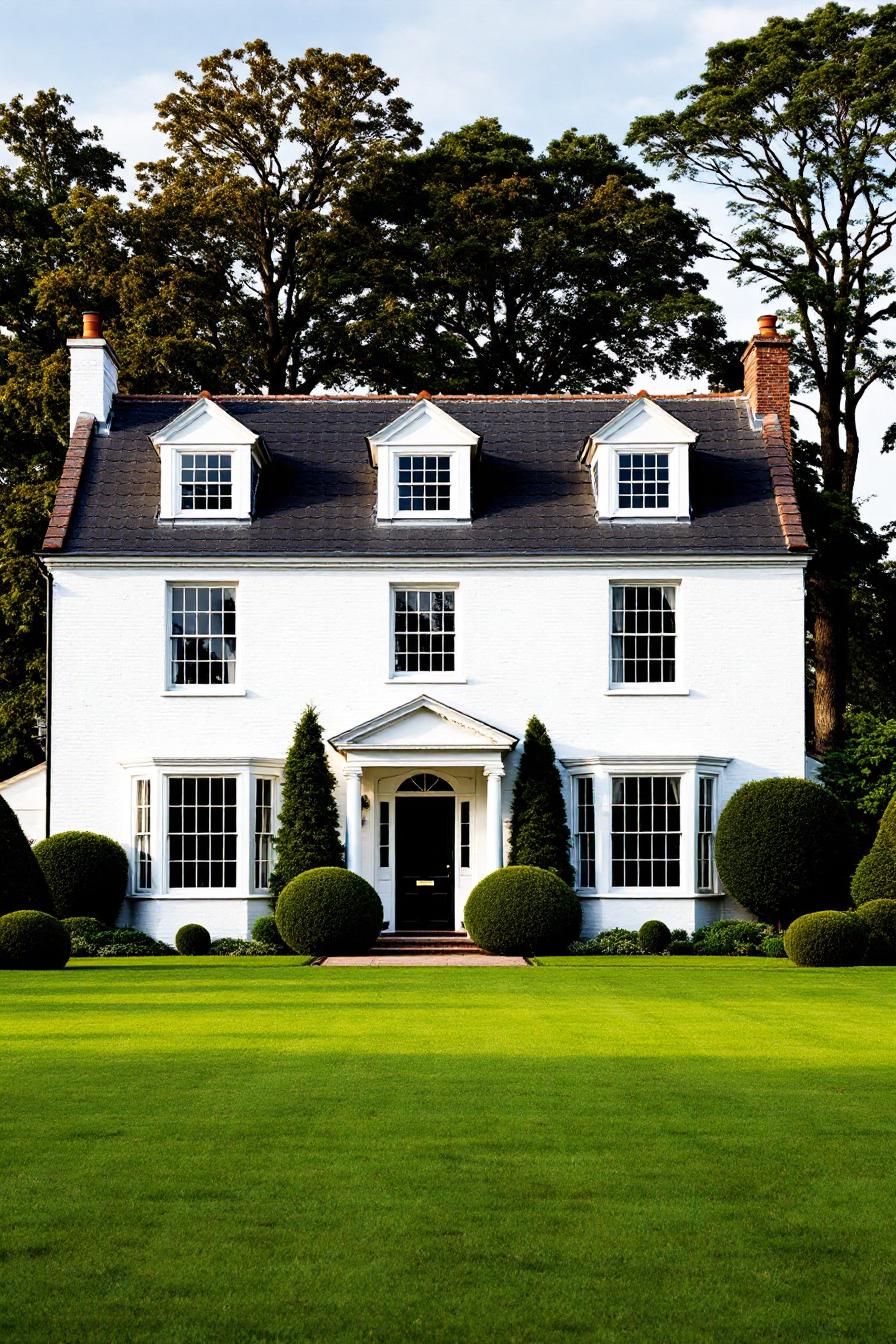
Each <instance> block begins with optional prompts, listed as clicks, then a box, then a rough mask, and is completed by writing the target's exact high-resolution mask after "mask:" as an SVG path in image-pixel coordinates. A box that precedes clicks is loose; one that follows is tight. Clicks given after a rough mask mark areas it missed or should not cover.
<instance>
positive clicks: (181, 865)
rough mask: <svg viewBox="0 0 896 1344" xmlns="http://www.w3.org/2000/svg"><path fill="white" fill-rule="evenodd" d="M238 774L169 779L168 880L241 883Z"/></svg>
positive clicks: (215, 884) (185, 883)
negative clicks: (237, 856) (236, 776)
mask: <svg viewBox="0 0 896 1344" xmlns="http://www.w3.org/2000/svg"><path fill="white" fill-rule="evenodd" d="M236 784H237V782H236V779H235V778H234V777H233V776H228V777H220V776H196V775H188V776H183V777H179V778H172V779H169V781H168V885H169V887H171V888H172V889H174V888H178V887H188V888H193V887H196V888H208V887H235V886H236V855H237V804H236Z"/></svg>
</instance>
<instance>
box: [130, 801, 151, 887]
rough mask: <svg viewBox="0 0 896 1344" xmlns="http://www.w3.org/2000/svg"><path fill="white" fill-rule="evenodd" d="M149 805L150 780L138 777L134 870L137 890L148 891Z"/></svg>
mask: <svg viewBox="0 0 896 1344" xmlns="http://www.w3.org/2000/svg"><path fill="white" fill-rule="evenodd" d="M150 805H151V795H150V781H149V780H148V779H138V780H137V794H136V809H135V817H134V871H135V879H136V883H137V890H138V891H150V890H151V889H152V852H151V849H150V829H151V825H150V822H151V812H150Z"/></svg>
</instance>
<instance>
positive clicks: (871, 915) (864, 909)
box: [856, 900, 896, 966]
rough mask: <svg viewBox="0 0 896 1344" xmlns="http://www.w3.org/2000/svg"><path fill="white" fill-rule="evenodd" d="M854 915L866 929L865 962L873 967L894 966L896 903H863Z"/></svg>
mask: <svg viewBox="0 0 896 1344" xmlns="http://www.w3.org/2000/svg"><path fill="white" fill-rule="evenodd" d="M856 915H857V916H858V918H859V919H860V920H861V921H862V923H863V924H864V925H865V926H866V927H867V929H868V950H867V952H866V953H865V960H866V961H869V962H871V963H872V965H875V966H896V901H890V900H882V901H863V902H862V904H861V905H860V906H859V908H858V909H857V910H856Z"/></svg>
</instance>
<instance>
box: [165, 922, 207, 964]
mask: <svg viewBox="0 0 896 1344" xmlns="http://www.w3.org/2000/svg"><path fill="white" fill-rule="evenodd" d="M211 945H212V936H211V934H210V933H209V931H208V929H206V928H204V927H203V926H202V925H201V924H183V925H181V927H180V928H179V929H178V931H177V933H176V934H175V935H174V946H175V947H176V948H177V950H178V952H179V953H180V954H181V956H182V957H207V956H208V950H209V948H210V947H211Z"/></svg>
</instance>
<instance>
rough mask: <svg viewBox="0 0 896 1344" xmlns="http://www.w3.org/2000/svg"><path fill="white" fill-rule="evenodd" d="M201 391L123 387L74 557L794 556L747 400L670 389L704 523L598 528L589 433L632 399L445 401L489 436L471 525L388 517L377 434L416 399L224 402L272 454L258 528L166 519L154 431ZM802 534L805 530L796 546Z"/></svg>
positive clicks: (73, 543)
mask: <svg viewBox="0 0 896 1344" xmlns="http://www.w3.org/2000/svg"><path fill="white" fill-rule="evenodd" d="M194 400H195V398H189V397H184V398H152V397H120V398H118V399H117V400H116V403H115V408H114V412H113V416H112V432H111V434H110V435H109V436H108V437H100V436H94V439H93V444H92V446H91V450H90V453H89V455H88V460H87V463H86V466H85V468H84V472H83V476H82V480H81V488H80V490H79V491H78V497H77V503H76V505H75V510H74V515H73V517H72V519H71V522H70V525H69V527H68V532H67V536H66V538H65V550H66V552H69V553H81V554H83V553H88V554H102V555H119V556H134V555H145V556H151V555H157V556H196V557H197V558H198V557H201V556H210V557H212V556H234V557H239V556H245V557H250V556H273V555H284V556H285V555H290V556H297V557H298V556H306V557H327V556H346V557H352V556H358V557H362V558H363V557H376V556H382V557H388V556H395V557H398V556H408V555H410V556H415V555H419V556H448V557H451V556H467V555H470V556H475V555H490V556H492V555H506V556H524V555H534V556H548V555H565V556H568V555H581V556H598V555H602V554H613V553H615V554H620V555H625V554H632V553H638V552H644V553H646V552H669V553H673V552H682V553H710V554H712V553H715V554H725V553H729V554H730V553H744V552H755V553H763V552H764V553H768V552H774V551H778V552H785V551H786V550H787V549H788V544H787V541H786V539H785V536H784V533H783V531H782V525H781V520H780V517H779V511H778V505H777V503H776V498H775V493H774V489H773V485H772V478H771V474H770V470H769V459H768V453H767V449H766V443H765V439H764V437H763V434H762V432H761V431H760V430H758V429H753V428H752V425H751V421H750V415H749V410H748V406H747V402H746V400H745V399H744V398H743V397H725V396H721V397H699V396H698V397H681V398H670V399H665V398H657V401H658V403H659V405H661V406H663V407H664V408H665V409H666V410H668V411H669V412H670V414H672V415H675V416H677V417H678V418H679V419H680V420H682V421H683V422H684V424H686V425H688V426H689V427H690V428H691V429H694V430H696V431H697V432H698V433H699V435H700V437H699V439H698V441H697V444H696V448H695V450H694V457H693V466H692V472H691V500H692V505H693V513H694V517H693V521H692V522H691V523H689V524H688V523H660V522H658V523H646V524H638V523H629V524H622V525H620V524H618V523H610V522H603V523H599V522H597V521H596V520H595V517H594V499H593V495H592V492H591V484H590V479H589V474H588V471H587V470H586V468H585V467H584V466H583V465H582V464H581V463H580V462H579V460H578V455H579V452H580V450H581V448H582V445H583V444H584V442H585V440H586V439H587V438H588V437H589V435H590V434H592V433H593V432H594V431H595V430H596V429H598V428H599V427H600V426H601V425H604V424H606V423H607V422H608V421H609V420H611V419H612V418H613V416H615V415H616V414H618V412H619V411H620V410H621V409H622V408H623V407H624V406H626V405H627V404H628V403H629V401H631V400H632V398H631V397H506V398H499V397H495V398H474V397H470V398H463V397H461V398H451V397H445V398H438V404H439V405H440V406H442V407H443V408H444V410H446V411H447V412H448V413H449V414H450V415H453V416H455V417H456V418H457V419H458V420H459V421H461V423H462V424H464V425H466V426H467V427H469V428H470V429H471V430H473V431H474V432H476V433H478V434H481V436H482V460H481V462H480V463H479V465H478V467H477V469H476V470H477V475H476V479H475V486H474V490H475V514H474V520H473V522H472V524H470V525H455V526H445V527H444V528H436V527H428V528H413V527H408V526H405V525H402V526H389V525H381V526H377V525H376V523H375V522H374V506H375V502H376V474H375V471H374V469H373V468H372V467H371V466H370V464H369V462H368V457H367V450H366V445H365V442H364V440H365V435H367V434H371V433H373V432H374V431H376V430H378V429H381V428H382V427H383V426H384V425H386V424H388V423H390V422H391V421H392V420H393V419H395V418H396V417H397V416H398V415H400V414H401V412H402V411H403V410H404V409H405V408H406V407H407V406H409V405H411V404H412V402H413V398H396V397H383V398H374V397H357V398H337V397H302V398H278V397H270V398H265V397H251V398H250V397H247V398H240V397H221V398H218V399H217V400H218V401H219V402H220V404H221V405H222V406H223V407H224V408H225V409H226V410H227V411H229V412H230V413H231V414H232V415H234V416H235V417H236V418H237V419H239V420H241V421H242V422H244V423H245V424H246V425H247V426H249V427H250V428H251V429H252V430H254V431H255V432H257V433H258V434H260V435H262V436H263V438H264V440H265V443H266V444H267V447H268V449H269V450H270V452H271V455H272V459H273V461H272V464H271V465H270V466H269V467H266V468H265V471H264V473H263V477H262V484H261V487H260V489H259V494H258V499H257V516H256V518H255V519H254V520H253V522H252V524H251V525H246V524H243V525H237V524H227V523H220V524H217V525H211V526H207V527H206V526H203V525H201V524H193V525H191V526H190V527H172V526H170V525H168V526H159V525H158V524H157V523H156V512H157V509H158V503H159V461H158V458H157V456H156V453H155V450H154V449H153V447H152V444H151V443H150V441H149V435H150V434H153V433H155V432H156V431H157V430H159V429H160V428H161V427H162V426H163V425H165V424H167V423H169V422H170V421H171V420H173V419H174V417H175V416H176V415H179V414H180V413H181V411H183V410H184V409H186V407H188V406H190V405H192V403H193V401H194ZM792 545H793V541H792V540H791V546H792Z"/></svg>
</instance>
